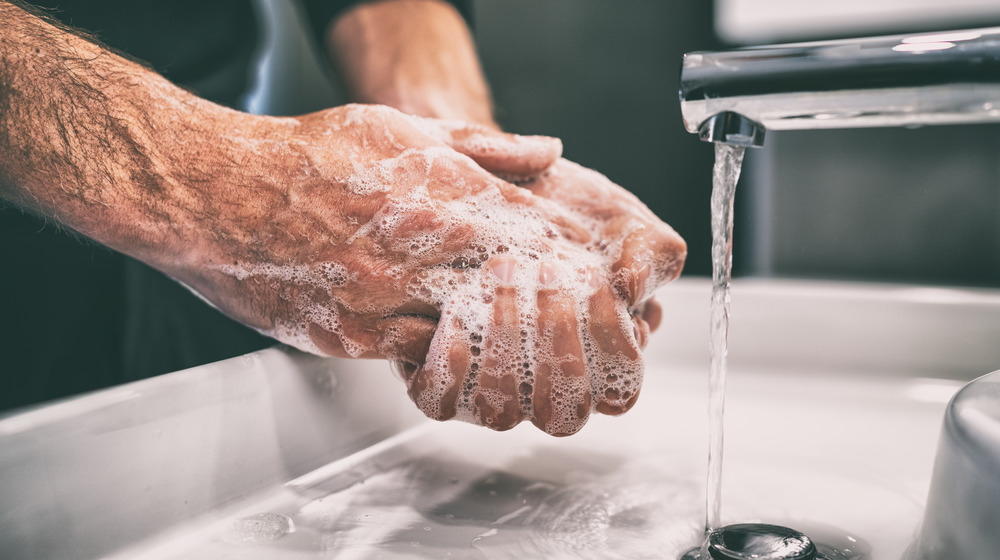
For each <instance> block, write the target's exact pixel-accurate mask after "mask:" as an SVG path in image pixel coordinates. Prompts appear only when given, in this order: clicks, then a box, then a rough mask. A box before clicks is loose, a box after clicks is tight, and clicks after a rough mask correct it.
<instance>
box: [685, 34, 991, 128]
mask: <svg viewBox="0 0 1000 560" xmlns="http://www.w3.org/2000/svg"><path fill="white" fill-rule="evenodd" d="M680 101H681V114H682V115H683V117H684V126H685V128H687V130H688V132H691V133H696V134H698V135H699V137H700V138H701V139H702V140H705V141H707V142H722V143H726V144H733V145H738V146H761V145H763V143H764V133H765V131H766V130H768V129H772V130H804V129H819V128H861V127H879V126H922V125H931V124H959V123H981V122H991V121H1000V27H994V28H987V29H970V30H962V31H948V32H942V33H923V34H919V35H896V36H885V37H870V38H864V39H850V40H836V41H819V42H812V43H795V44H787V45H773V46H764V47H751V48H745V49H737V50H732V51H723V52H693V53H688V54H685V55H684V63H683V67H682V69H681V86H680Z"/></svg>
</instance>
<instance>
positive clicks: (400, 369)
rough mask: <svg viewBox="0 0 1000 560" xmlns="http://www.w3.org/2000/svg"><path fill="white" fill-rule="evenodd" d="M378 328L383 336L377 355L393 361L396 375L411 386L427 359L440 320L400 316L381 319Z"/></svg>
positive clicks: (378, 345)
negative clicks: (411, 381)
mask: <svg viewBox="0 0 1000 560" xmlns="http://www.w3.org/2000/svg"><path fill="white" fill-rule="evenodd" d="M375 328H376V330H377V331H379V332H380V333H381V339H380V340H379V342H378V344H377V346H376V351H377V353H378V356H379V357H380V358H385V359H387V360H390V362H391V363H392V364H393V369H394V370H395V371H396V373H397V374H398V375H399V376H400V378H401V379H402V380H403V381H404V382H406V383H407V385H409V383H410V380H411V378H412V377H413V375H414V374H416V373H417V372H418V371H419V370H420V368H422V367H423V365H424V362H425V361H426V359H427V351H428V350H429V349H430V345H431V340H433V338H434V332H435V331H436V330H437V321H435V320H433V319H431V318H430V317H424V316H409V315H401V316H395V317H386V318H384V319H380V320H379V321H377V322H376V323H375Z"/></svg>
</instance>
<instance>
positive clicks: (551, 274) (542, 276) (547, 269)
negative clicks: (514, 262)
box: [538, 262, 557, 286]
mask: <svg viewBox="0 0 1000 560" xmlns="http://www.w3.org/2000/svg"><path fill="white" fill-rule="evenodd" d="M556 272H557V270H556V267H555V265H553V264H552V263H547V262H543V263H542V266H540V267H539V268H538V281H539V282H540V283H541V284H542V285H543V286H545V285H548V284H551V283H553V282H555V281H556Z"/></svg>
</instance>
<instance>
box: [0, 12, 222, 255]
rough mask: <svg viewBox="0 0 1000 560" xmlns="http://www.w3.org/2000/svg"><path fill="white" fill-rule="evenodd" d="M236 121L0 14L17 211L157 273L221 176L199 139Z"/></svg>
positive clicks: (21, 15) (186, 239)
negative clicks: (221, 122)
mask: <svg viewBox="0 0 1000 560" xmlns="http://www.w3.org/2000/svg"><path fill="white" fill-rule="evenodd" d="M225 113H231V114H232V115H230V116H234V117H235V116H238V115H241V114H239V113H236V112H234V111H228V110H226V109H224V108H222V107H218V106H216V105H214V104H211V103H209V102H207V101H204V100H201V99H199V98H197V97H195V96H194V95H191V94H190V93H188V92H186V91H184V90H182V89H180V88H178V87H176V86H174V85H173V84H171V83H169V82H168V81H167V80H165V79H164V78H162V77H161V76H159V75H158V74H156V73H155V72H153V71H151V70H149V69H147V68H145V67H143V66H142V65H140V64H138V63H136V62H133V61H130V60H127V59H126V58H123V57H121V56H118V55H116V54H114V53H112V52H110V51H108V50H107V49H105V48H103V47H101V46H99V45H98V44H95V43H94V42H91V41H90V40H88V39H86V38H84V37H82V36H79V35H76V34H74V33H71V32H69V31H67V30H64V29H61V28H59V27H58V26H57V25H55V24H52V23H49V22H47V21H44V20H43V19H41V18H39V17H36V16H35V15H33V14H30V13H28V12H27V11H25V10H24V9H22V8H20V7H18V6H15V5H13V4H10V3H7V2H0V197H2V198H4V199H6V200H7V201H9V202H12V203H13V204H15V205H18V206H21V207H23V208H26V209H28V210H29V211H32V212H35V213H39V214H42V215H44V216H47V217H49V218H52V219H55V220H56V221H58V222H60V223H62V224H63V225H65V226H67V227H70V228H72V229H74V230H77V231H79V232H80V233H82V234H84V235H86V236H88V237H91V238H93V239H96V240H97V241H100V242H102V243H104V244H106V245H108V246H110V247H113V248H115V249H119V250H121V251H123V252H126V253H129V254H132V255H133V256H137V257H139V258H143V259H145V260H147V261H148V262H151V263H152V264H154V265H160V264H162V263H160V262H157V261H158V260H164V259H168V258H176V255H177V254H179V248H180V247H182V246H185V245H189V244H190V243H192V241H193V239H192V236H193V232H192V230H193V227H192V224H193V223H195V222H196V221H197V219H198V217H199V216H203V215H205V213H206V208H205V204H206V198H207V197H206V196H204V194H205V193H203V192H201V191H200V189H199V188H198V187H199V182H201V183H204V182H205V181H207V180H208V179H209V178H210V177H211V176H212V174H213V173H217V172H218V169H217V168H218V165H217V163H213V161H210V160H217V159H218V158H215V157H212V156H215V155H218V152H217V151H213V153H212V154H208V153H205V151H204V150H203V149H202V146H200V145H199V144H200V143H199V142H198V141H196V139H198V138H204V137H206V136H207V135H208V133H210V132H211V129H212V128H213V127H218V124H217V123H216V120H217V117H218V116H220V115H222V114H225ZM182 160H184V161H186V165H183V166H180V165H178V162H179V161H182ZM213 168H214V169H213ZM173 249H178V250H176V251H175V250H173ZM168 255H170V256H168Z"/></svg>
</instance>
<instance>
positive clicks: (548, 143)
mask: <svg viewBox="0 0 1000 560" xmlns="http://www.w3.org/2000/svg"><path fill="white" fill-rule="evenodd" d="M420 120H421V121H422V122H421V123H419V126H420V127H421V128H423V129H424V130H425V131H426V132H428V133H429V134H430V135H432V136H434V137H435V138H437V139H438V140H440V141H442V142H444V143H445V144H447V145H449V146H451V147H452V148H453V149H454V150H455V151H457V152H459V153H461V154H464V155H467V156H469V157H470V158H472V159H473V161H475V162H476V163H477V164H479V166H480V167H482V168H483V169H485V170H486V171H489V172H490V173H493V174H494V175H498V176H500V177H507V178H512V179H515V180H516V179H527V178H530V177H534V176H535V175H538V174H540V173H542V172H543V171H545V170H547V169H548V168H549V167H552V165H553V164H554V163H555V162H556V161H557V160H558V159H559V157H560V156H561V155H562V141H561V140H559V139H558V138H553V137H551V136H522V135H520V134H511V133H508V132H503V131H500V130H497V129H495V128H492V127H489V126H485V125H481V124H473V123H467V122H462V121H450V120H439V119H427V118H421V119H420Z"/></svg>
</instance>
